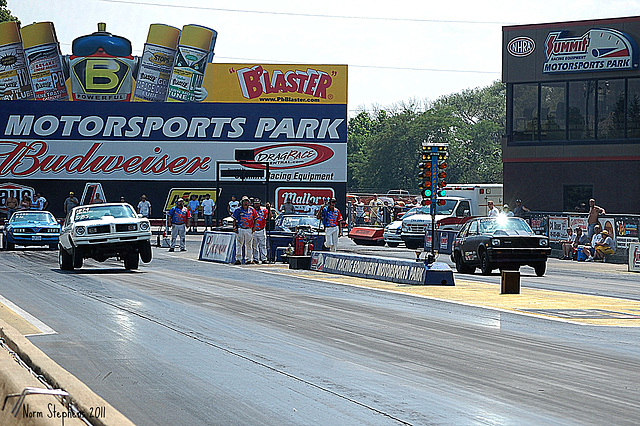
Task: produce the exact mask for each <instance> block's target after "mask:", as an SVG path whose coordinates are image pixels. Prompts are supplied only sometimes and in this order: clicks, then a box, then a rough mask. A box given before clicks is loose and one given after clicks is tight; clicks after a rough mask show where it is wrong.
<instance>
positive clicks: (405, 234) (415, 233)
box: [400, 197, 477, 250]
mask: <svg viewBox="0 0 640 426" xmlns="http://www.w3.org/2000/svg"><path fill="white" fill-rule="evenodd" d="M439 200H444V205H438V206H437V209H436V224H439V225H440V226H439V228H438V229H451V230H457V229H458V228H459V227H460V226H462V224H463V223H465V222H466V221H467V220H469V219H470V218H471V217H472V214H473V213H476V214H477V211H473V210H472V207H471V200H469V199H466V198H459V197H443V198H439ZM442 221H445V222H444V223H442ZM429 230H431V206H422V207H420V208H419V209H418V211H417V212H416V213H415V214H414V215H411V216H410V217H407V218H405V219H403V220H402V228H401V231H400V239H402V241H404V244H405V245H406V246H407V248H408V249H411V250H415V249H416V248H418V247H422V246H423V245H424V236H425V232H427V231H429Z"/></svg>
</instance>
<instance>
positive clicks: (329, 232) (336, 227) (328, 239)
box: [316, 198, 342, 251]
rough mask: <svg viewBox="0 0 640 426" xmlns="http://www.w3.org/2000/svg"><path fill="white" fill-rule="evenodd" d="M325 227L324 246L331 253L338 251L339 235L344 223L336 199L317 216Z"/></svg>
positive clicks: (330, 201) (319, 211)
mask: <svg viewBox="0 0 640 426" xmlns="http://www.w3.org/2000/svg"><path fill="white" fill-rule="evenodd" d="M316 217H317V218H318V219H320V220H321V221H322V224H323V225H324V235H325V241H324V245H325V246H326V247H327V248H329V250H331V251H336V250H337V249H338V234H339V231H340V223H341V222H342V214H340V210H338V208H337V207H336V199H335V198H332V199H331V200H329V205H328V206H325V207H323V208H322V209H321V210H318V214H317V216H316Z"/></svg>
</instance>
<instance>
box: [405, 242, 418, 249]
mask: <svg viewBox="0 0 640 426" xmlns="http://www.w3.org/2000/svg"><path fill="white" fill-rule="evenodd" d="M404 245H406V246H407V248H408V249H409V250H415V249H417V248H418V247H420V243H418V242H416V241H406V242H405V243H404Z"/></svg>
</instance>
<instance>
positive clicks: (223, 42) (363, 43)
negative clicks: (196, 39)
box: [8, 0, 640, 116]
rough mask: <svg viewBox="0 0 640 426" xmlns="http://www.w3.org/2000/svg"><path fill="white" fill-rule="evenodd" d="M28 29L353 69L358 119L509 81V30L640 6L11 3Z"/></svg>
mask: <svg viewBox="0 0 640 426" xmlns="http://www.w3.org/2000/svg"><path fill="white" fill-rule="evenodd" d="M8 8H9V10H11V12H12V14H13V15H15V16H17V17H18V18H19V19H20V21H21V22H22V24H23V25H27V24H30V23H33V22H41V21H52V22H53V23H54V25H55V28H56V32H57V34H58V39H59V41H60V44H61V48H62V53H63V54H70V53H71V43H72V41H73V40H74V39H75V38H77V37H80V36H83V35H86V34H90V33H92V32H94V31H97V23H98V22H106V24H107V31H109V32H111V33H112V34H115V35H119V36H123V37H126V38H128V39H129V40H130V41H131V43H132V45H133V54H134V55H140V54H141V53H142V49H143V47H144V43H145V41H146V38H147V32H148V30H149V25H150V24H153V23H162V24H167V25H172V26H175V27H178V28H182V26H183V25H187V24H197V25H203V26H206V27H209V28H213V29H214V30H216V31H217V32H218V39H217V43H216V47H215V57H214V62H225V63H226V62H237V63H256V64H259V63H287V64H346V65H348V66H349V81H348V84H349V93H348V99H349V104H348V109H349V115H350V116H353V115H355V114H357V112H359V111H362V110H363V109H366V110H374V109H377V108H386V109H389V108H393V107H394V106H397V105H399V104H402V103H410V102H418V103H419V104H420V105H426V104H428V102H430V101H434V100H436V99H437V98H439V97H441V96H443V95H448V94H452V93H457V92H460V91H462V90H464V89H470V88H476V87H484V86H488V85H490V84H491V83H492V82H494V81H496V80H500V78H501V75H500V73H501V61H502V55H501V40H502V26H504V25H520V24H535V23H545V22H559V21H573V20H583V19H601V18H616V17H625V16H638V15H640V0H635V1H630V0H604V1H603V0H579V1H573V0H565V1H557V0H537V1H536V2H525V1H495V0H484V1H477V0H475V1H467V0H453V1H431V0H421V1H415V0H411V1H408V0H394V1H378V0H369V1H350V0H323V1H296V2H294V1H284V0H270V1H267V2H265V1H254V0H246V1H226V2H220V1H212V0H182V1H175V0H174V1H168V0H8Z"/></svg>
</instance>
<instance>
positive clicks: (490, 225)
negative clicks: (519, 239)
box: [479, 217, 533, 234]
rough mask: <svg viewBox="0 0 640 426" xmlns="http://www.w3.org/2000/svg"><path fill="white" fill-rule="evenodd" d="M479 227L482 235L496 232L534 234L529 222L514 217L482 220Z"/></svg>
mask: <svg viewBox="0 0 640 426" xmlns="http://www.w3.org/2000/svg"><path fill="white" fill-rule="evenodd" d="M479 225H480V233H481V234H493V233H494V232H496V231H520V232H526V233H529V234H533V231H532V230H531V228H530V227H529V224H528V223H527V222H525V221H524V220H522V219H518V218H513V217H511V218H510V217H499V218H497V219H493V218H491V219H482V220H481V221H480V223H479Z"/></svg>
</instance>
